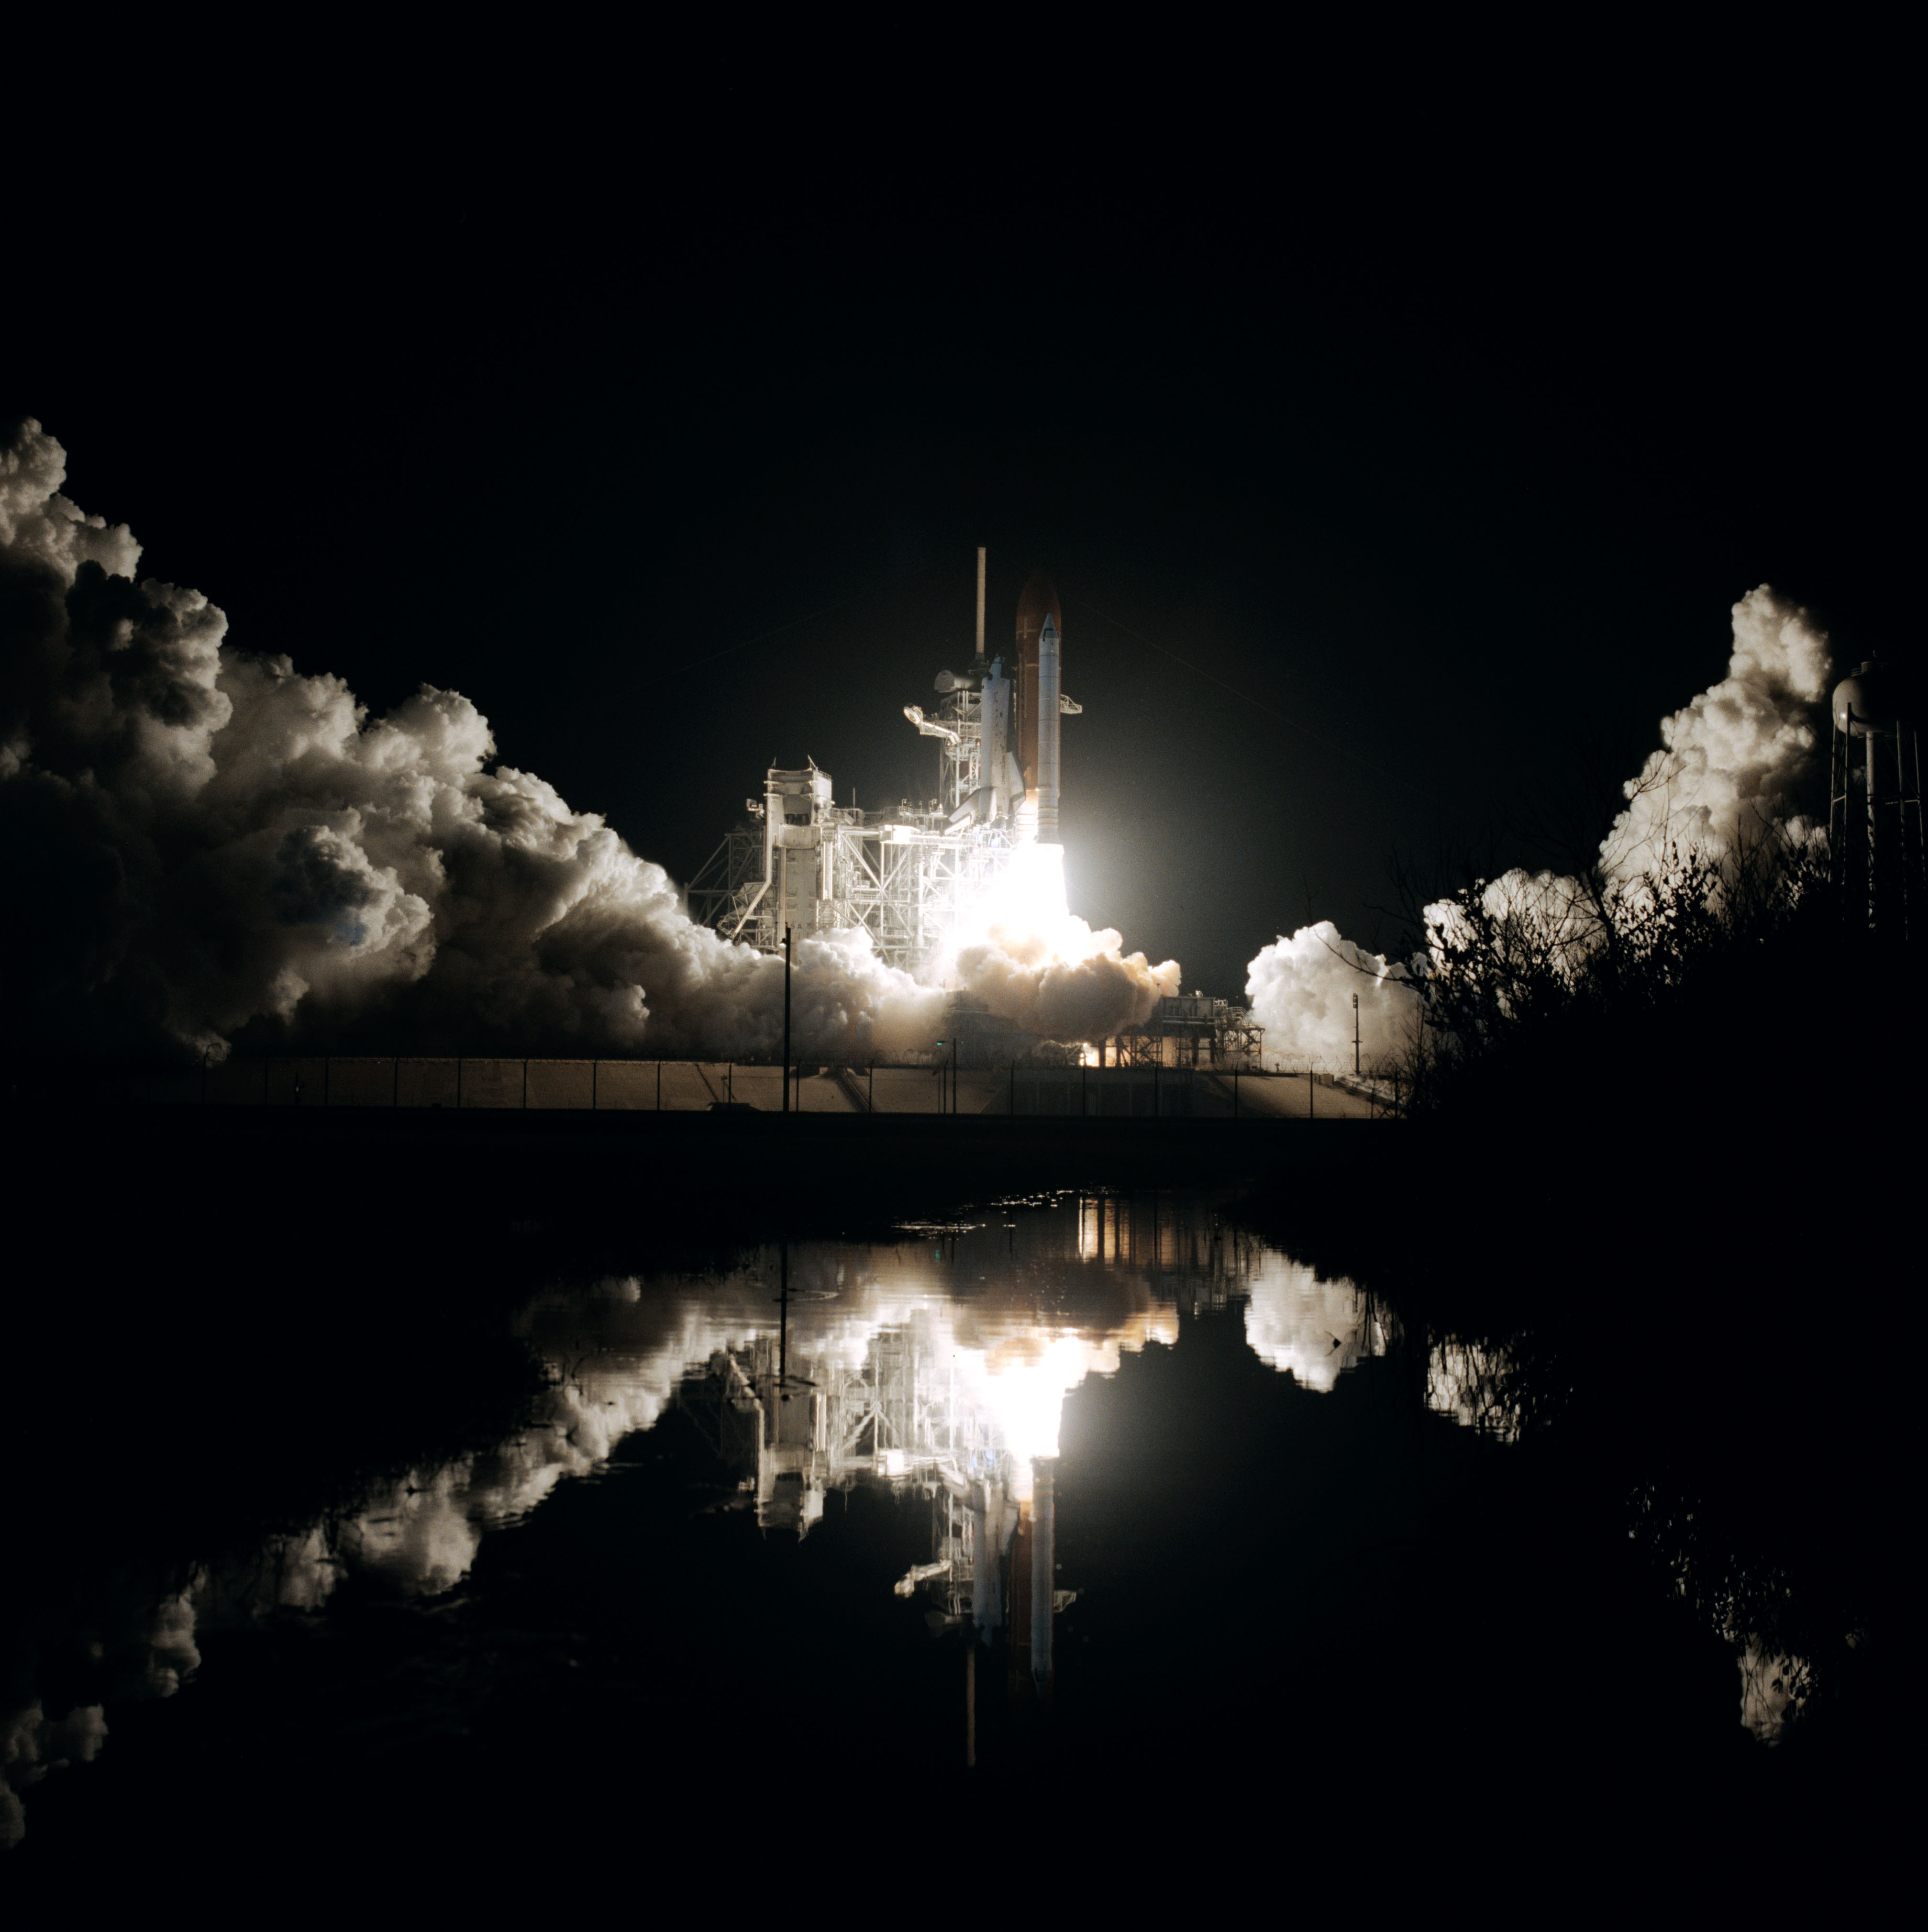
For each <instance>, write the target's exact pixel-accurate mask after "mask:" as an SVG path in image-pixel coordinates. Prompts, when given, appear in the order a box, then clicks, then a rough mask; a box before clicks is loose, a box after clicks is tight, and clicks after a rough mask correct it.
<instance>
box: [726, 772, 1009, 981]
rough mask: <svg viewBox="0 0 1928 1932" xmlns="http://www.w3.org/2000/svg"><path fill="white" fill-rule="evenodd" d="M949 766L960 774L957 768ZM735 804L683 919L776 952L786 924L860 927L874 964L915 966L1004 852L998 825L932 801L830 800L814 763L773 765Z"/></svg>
mask: <svg viewBox="0 0 1928 1932" xmlns="http://www.w3.org/2000/svg"><path fill="white" fill-rule="evenodd" d="M949 749H950V747H949V746H948V745H947V746H946V750H947V751H948V750H949ZM951 768H952V769H955V771H956V772H958V773H959V774H960V775H959V776H958V778H957V779H956V782H958V783H962V782H964V781H966V780H967V778H968V777H969V775H970V767H969V766H967V765H965V764H961V763H953V764H952V767H951ZM744 802H745V811H746V816H745V819H744V820H743V823H742V824H740V825H739V826H737V827H736V829H734V830H733V831H731V832H727V833H726V834H725V835H724V838H723V841H722V842H721V844H719V845H718V847H717V848H716V850H715V851H714V852H712V853H711V854H710V856H709V859H707V860H706V862H704V864H703V868H702V869H701V870H700V871H699V872H698V873H697V875H696V877H694V879H693V880H691V883H690V886H689V895H688V897H689V910H690V916H691V918H692V919H696V920H697V921H698V922H700V923H701V924H703V925H705V926H712V927H714V928H715V930H716V931H717V932H719V933H721V935H723V937H724V938H726V939H735V940H741V941H743V942H744V943H745V944H748V945H751V946H754V947H759V948H760V949H761V950H763V951H764V952H766V953H777V952H781V950H783V937H784V928H785V927H786V926H787V927H788V928H789V929H790V932H791V933H792V935H793V938H796V939H803V938H808V936H809V935H811V934H813V933H817V932H833V931H836V930H838V929H850V928H860V929H862V930H863V931H864V932H867V933H868V934H869V935H870V940H871V947H872V948H873V950H874V951H875V952H876V953H877V956H878V958H879V959H882V960H883V962H884V963H885V964H886V965H890V966H895V967H898V968H901V969H902V970H903V971H905V972H907V973H911V974H916V973H920V972H922V971H924V970H925V968H927V967H928V966H930V965H932V964H933V963H934V960H935V959H936V956H937V954H938V953H939V952H940V950H941V949H942V947H943V944H944V941H946V939H947V938H949V935H951V933H952V932H953V931H954V930H955V928H956V926H957V925H958V920H959V919H960V918H961V916H963V915H964V913H965V912H966V911H967V910H968V908H969V907H970V906H971V904H973V901H975V900H976V898H977V897H978V895H980V894H981V893H982V892H983V891H984V889H985V888H986V887H987V886H988V885H989V884H990V883H991V880H993V879H994V878H995V877H997V874H998V873H999V872H1000V871H1002V870H1003V867H1004V865H1005V862H1006V859H1007V858H1008V857H1009V853H1010V850H1011V845H1012V832H1011V827H1010V826H1009V825H1008V824H1002V823H997V824H988V825H979V824H975V823H971V822H970V820H969V819H968V818H967V819H966V820H965V821H964V823H962V824H958V823H955V822H954V820H955V814H954V813H953V812H952V811H947V810H946V808H945V807H944V805H943V802H941V801H931V802H925V803H923V804H921V805H913V804H911V803H910V802H904V803H902V804H900V805H898V806H897V807H896V808H895V809H894V810H891V811H868V810H860V809H859V808H858V807H856V805H838V804H837V803H836V802H835V797H834V795H833V792H832V785H831V781H830V776H829V773H828V772H821V771H819V770H818V769H817V767H816V766H814V764H812V765H810V766H808V767H807V768H806V769H804V770H802V771H784V770H781V769H776V768H774V767H773V768H772V769H771V770H770V772H769V774H768V775H767V776H766V779H765V781H764V791H763V799H761V801H759V800H757V799H745V801H744Z"/></svg>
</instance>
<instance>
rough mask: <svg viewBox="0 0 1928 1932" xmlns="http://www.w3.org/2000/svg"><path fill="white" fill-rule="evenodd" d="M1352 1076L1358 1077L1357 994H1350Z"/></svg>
mask: <svg viewBox="0 0 1928 1932" xmlns="http://www.w3.org/2000/svg"><path fill="white" fill-rule="evenodd" d="M1352 1076H1353V1078H1354V1079H1355V1080H1356V1079H1358V1077H1359V995H1357V993H1354V995H1353V996H1352Z"/></svg>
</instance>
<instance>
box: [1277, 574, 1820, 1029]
mask: <svg viewBox="0 0 1928 1932" xmlns="http://www.w3.org/2000/svg"><path fill="white" fill-rule="evenodd" d="M1830 677H1831V659H1830V656H1829V652H1828V639H1827V637H1826V635H1825V633H1823V632H1822V631H1818V630H1816V628H1814V626H1813V623H1812V622H1811V621H1810V619H1809V616H1808V613H1807V612H1806V611H1805V610H1801V608H1799V607H1798V606H1796V605H1794V604H1789V603H1786V602H1784V601H1783V600H1782V599H1781V598H1778V597H1777V596H1776V595H1774V592H1773V591H1772V590H1771V589H1769V588H1768V586H1766V585H1765V584H1763V585H1762V586H1761V587H1760V588H1759V589H1756V590H1750V592H1748V593H1747V595H1746V596H1745V597H1744V598H1741V601H1740V602H1739V603H1738V604H1735V607H1734V649H1733V652H1732V655H1731V656H1730V657H1729V660H1728V666H1727V675H1726V676H1725V677H1723V679H1721V680H1720V682H1719V683H1717V684H1716V685H1714V686H1712V687H1711V688H1710V689H1708V690H1707V691H1703V692H1702V694H1700V695H1699V697H1696V699H1694V700H1693V703H1690V704H1689V705H1688V706H1686V707H1685V708H1684V709H1682V710H1680V711H1677V712H1675V713H1674V715H1672V717H1671V718H1664V719H1663V720H1662V721H1661V725H1660V737H1661V744H1662V748H1661V749H1660V750H1659V751H1655V752H1654V754H1652V755H1651V757H1649V758H1648V760H1647V763H1645V766H1643V767H1642V769H1641V772H1640V773H1639V776H1638V777H1636V778H1631V779H1630V780H1629V781H1627V785H1626V787H1625V790H1626V793H1627V808H1626V810H1625V811H1623V812H1621V814H1620V816H1619V817H1618V818H1617V819H1615V821H1614V823H1613V827H1612V830H1611V831H1610V832H1609V833H1608V834H1607V836H1606V838H1605V839H1604V840H1603V841H1602V842H1601V845H1600V868H1601V871H1602V873H1603V875H1604V878H1605V880H1606V883H1607V884H1608V885H1609V886H1615V885H1618V886H1635V885H1636V884H1637V882H1638V881H1639V879H1640V878H1641V877H1642V875H1643V874H1646V873H1648V872H1650V871H1654V870H1656V869H1657V868H1659V867H1660V866H1661V865H1663V864H1664V863H1666V861H1667V859H1668V856H1669V852H1670V850H1675V849H1678V851H1680V852H1681V853H1683V854H1685V853H1701V854H1703V855H1705V856H1707V857H1708V858H1711V859H1714V860H1716V861H1717V862H1718V861H1720V860H1721V859H1725V858H1726V857H1728V856H1730V855H1732V853H1735V852H1737V851H1738V850H1743V849H1744V848H1746V847H1748V846H1750V845H1751V844H1754V843H1755V842H1756V841H1759V839H1761V838H1763V837H1764V836H1765V835H1768V833H1769V832H1775V833H1777V834H1778V835H1780V836H1783V837H1785V838H1788V839H1789V840H1791V841H1792V842H1794V843H1795V844H1798V845H1805V844H1810V843H1811V842H1812V841H1816V840H1817V839H1822V838H1825V836H1826V833H1825V829H1822V828H1818V827H1816V826H1813V825H1811V824H1810V823H1808V821H1807V820H1805V819H1804V818H1803V817H1801V815H1800V814H1798V812H1797V811H1795V809H1794V807H1795V802H1796V801H1797V800H1798V799H1799V798H1800V796H1801V793H1802V790H1803V788H1804V786H1805V784H1806V783H1807V780H1808V778H1809V777H1810V775H1811V773H1812V771H1813V764H1814V760H1815V757H1816V747H1817V745H1818V744H1819V737H1818V735H1817V733H1818V729H1819V727H1818V724H1817V720H1816V706H1818V705H1819V704H1820V703H1822V700H1824V699H1825V697H1826V695H1827V693H1828V685H1829V680H1830ZM1484 901H1485V904H1486V910H1487V911H1488V912H1489V913H1492V915H1493V916H1495V918H1496V919H1510V920H1513V921H1515V922H1519V924H1521V925H1522V926H1528V927H1531V928H1532V929H1534V932H1536V933H1537V934H1538V935H1540V937H1542V938H1543V939H1545V940H1546V941H1549V942H1550V943H1551V944H1553V945H1555V946H1556V947H1558V946H1560V945H1563V944H1572V943H1573V942H1575V941H1579V942H1580V943H1582V944H1584V943H1585V940H1586V938H1587V937H1588V934H1589V933H1590V932H1591V930H1592V929H1593V928H1594V925H1595V924H1596V923H1597V913H1595V911H1594V909H1593V901H1592V900H1591V896H1590V895H1589V894H1588V892H1586V891H1585V889H1584V888H1583V887H1582V885H1581V883H1580V882H1579V881H1578V880H1573V879H1567V878H1562V877H1559V876H1558V874H1554V873H1551V872H1541V873H1537V874H1529V873H1527V872H1525V871H1511V872H1508V873H1507V874H1505V875H1504V877H1500V878H1498V879H1495V880H1492V882H1491V883H1489V885H1488V886H1487V887H1486V892H1485V894H1484ZM1426 916H1427V919H1428V920H1429V923H1430V924H1431V926H1432V928H1433V929H1434V931H1435V938H1436V939H1437V938H1438V937H1440V936H1444V935H1450V932H1451V930H1452V928H1453V922H1454V921H1455V919H1456V916H1457V913H1456V908H1454V907H1453V906H1452V905H1451V904H1450V903H1445V904H1439V905H1434V906H1429V907H1427V908H1426ZM1417 963H1418V964H1419V965H1421V966H1422V967H1423V962H1417ZM1409 970H1410V969H1408V968H1406V967H1405V966H1403V965H1400V964H1399V963H1397V962H1394V963H1392V964H1390V965H1389V964H1388V962H1386V961H1385V960H1384V959H1381V958H1380V957H1379V956H1378V955H1377V954H1376V953H1366V952H1364V951H1363V950H1360V948H1358V947H1354V945H1353V944H1351V942H1350V941H1347V940H1344V939H1342V938H1339V934H1338V932H1337V929H1336V928H1335V927H1334V926H1333V925H1332V924H1331V922H1330V921H1322V922H1321V923H1320V924H1318V926H1306V927H1302V928H1301V929H1300V930H1299V931H1298V932H1297V933H1295V934H1294V935H1293V936H1292V938H1291V939H1289V940H1288V939H1285V938H1280V939H1279V940H1278V941H1276V943H1275V944H1272V945H1270V946H1267V947H1265V948H1264V949H1263V950H1261V952H1260V953H1259V954H1258V956H1257V957H1256V958H1255V959H1253V960H1252V963H1251V965H1250V967H1249V969H1248V972H1249V977H1248V978H1247V980H1246V992H1247V994H1248V995H1249V997H1250V998H1251V1000H1252V1016H1253V1017H1254V1018H1255V1019H1256V1020H1258V1022H1259V1024H1260V1025H1262V1026H1263V1027H1264V1028H1265V1030H1266V1048H1267V1052H1273V1053H1278V1054H1281V1055H1284V1056H1285V1058H1288V1059H1290V1060H1298V1061H1311V1062H1312V1063H1314V1064H1319V1063H1321V1062H1323V1063H1325V1064H1330V1063H1332V1062H1333V1061H1335V1060H1336V1059H1337V1058H1339V1057H1340V1055H1341V1054H1342V1052H1345V1050H1347V1049H1349V1045H1350V1042H1351V1031H1352V996H1353V995H1354V993H1357V995H1359V1005H1360V1022H1361V1031H1362V1034H1363V1037H1364V1040H1365V1043H1366V1045H1365V1052H1366V1054H1367V1055H1372V1056H1373V1057H1375V1058H1378V1057H1379V1056H1381V1055H1384V1057H1386V1058H1394V1057H1396V1055H1398V1054H1399V1052H1400V1051H1401V1050H1402V1048H1403V1047H1404V1046H1405V1045H1406V1044H1408V1043H1409V1042H1410V1040H1411V1037H1412V1029H1413V1028H1414V1026H1415V1025H1417V1020H1418V1013H1419V1004H1420V1003H1419V998H1418V995H1417V994H1416V993H1415V992H1414V991H1413V989H1412V987H1411V985H1410V983H1407V981H1406V980H1405V975H1406V974H1407V973H1408V971H1409Z"/></svg>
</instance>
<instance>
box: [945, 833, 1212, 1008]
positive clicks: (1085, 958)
mask: <svg viewBox="0 0 1928 1932" xmlns="http://www.w3.org/2000/svg"><path fill="white" fill-rule="evenodd" d="M1122 949H1123V941H1121V940H1120V937H1119V935H1117V933H1116V932H1114V931H1112V930H1111V929H1110V928H1108V927H1105V928H1101V929H1099V930H1098V931H1096V932H1093V929H1091V927H1090V926H1087V924H1086V923H1085V922H1084V920H1083V919H1080V918H1079V917H1078V916H1077V915H1076V914H1075V913H1073V912H1072V911H1071V910H1069V904H1068V903H1067V901H1066V894H1065V879H1064V848H1063V847H1062V846H1060V845H1027V846H1021V847H1018V850H1017V851H1016V852H1015V853H1013V854H1012V858H1011V862H1010V864H1009V866H1008V867H1007V868H1006V870H1005V871H1004V872H1003V874H1002V875H1001V876H1000V877H999V878H998V879H997V880H996V881H995V882H994V884H993V885H992V886H991V890H990V892H989V893H988V895H987V897H986V898H985V901H984V903H983V904H981V905H979V906H978V907H976V908H975V909H974V910H973V911H972V912H971V913H969V914H967V916H966V917H965V918H964V920H963V921H962V922H961V925H960V927H959V929H958V932H957V933H956V934H955V935H954V936H953V938H952V948H951V953H950V956H949V958H948V959H947V960H946V962H945V977H946V978H947V979H949V980H952V982H953V983H955V984H956V985H957V986H959V987H960V988H961V989H962V990H964V992H968V993H971V994H974V995H976V997H977V998H979V999H981V1000H982V1001H984V1002H985V1004H987V1005H988V1007H990V1008H991V1010H992V1012H994V1013H1001V1014H1002V1015H1003V1016H1004V1017H1005V1018H1006V1019H1010V1020H1014V1021H1015V1022H1017V1024H1018V1025H1019V1026H1021V1027H1022V1028H1024V1029H1025V1031H1027V1032H1030V1033H1033V1034H1039V1035H1040V1036H1041V1037H1043V1038H1045V1039H1046V1040H1105V1039H1108V1038H1109V1037H1111V1035H1112V1034H1117V1033H1120V1032H1122V1031H1123V1030H1124V1029H1125V1028H1127V1027H1133V1026H1137V1025H1141V1023H1142V1022H1144V1021H1145V1020H1147V1019H1149V1018H1150V1016H1151V1011H1152V1009H1153V1007H1155V1006H1156V1004H1158V1002H1159V1000H1160V999H1161V998H1163V997H1165V996H1166V995H1170V994H1173V993H1176V992H1177V991H1178V990H1179V987H1180V983H1181V975H1180V970H1179V965H1178V962H1177V960H1175V959H1168V960H1166V961H1165V962H1164V964H1163V965H1159V966H1154V965H1152V964H1151V963H1150V961H1149V960H1147V959H1146V957H1145V956H1144V954H1143V953H1129V954H1127V953H1125V952H1124V951H1123V950H1122Z"/></svg>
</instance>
